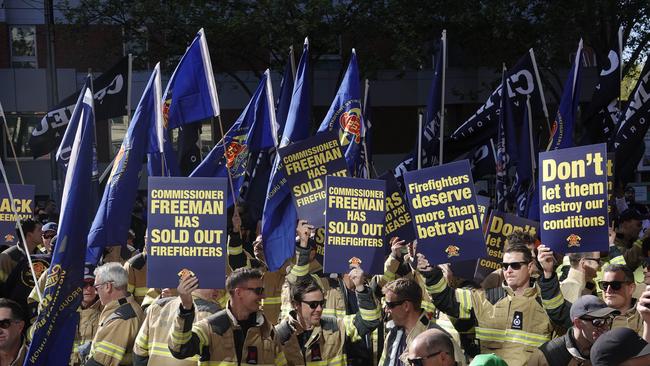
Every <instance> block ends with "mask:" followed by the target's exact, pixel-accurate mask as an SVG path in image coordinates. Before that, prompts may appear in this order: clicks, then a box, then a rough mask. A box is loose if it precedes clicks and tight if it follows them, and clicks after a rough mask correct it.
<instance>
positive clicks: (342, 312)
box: [323, 308, 346, 317]
mask: <svg viewBox="0 0 650 366" xmlns="http://www.w3.org/2000/svg"><path fill="white" fill-rule="evenodd" d="M323 315H331V316H335V317H343V316H345V315H346V314H345V310H339V309H330V308H327V309H323Z"/></svg>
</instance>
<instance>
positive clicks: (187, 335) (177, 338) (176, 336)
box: [171, 330, 192, 344]
mask: <svg viewBox="0 0 650 366" xmlns="http://www.w3.org/2000/svg"><path fill="white" fill-rule="evenodd" d="M171 336H172V342H174V343H176V344H185V343H187V342H189V341H190V339H192V332H191V331H189V332H177V331H176V330H173V331H172V334H171Z"/></svg>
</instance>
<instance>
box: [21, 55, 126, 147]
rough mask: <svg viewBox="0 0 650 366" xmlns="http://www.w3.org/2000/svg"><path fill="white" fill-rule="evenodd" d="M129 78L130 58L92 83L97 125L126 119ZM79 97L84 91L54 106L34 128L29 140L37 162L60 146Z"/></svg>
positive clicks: (78, 91)
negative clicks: (106, 121)
mask: <svg viewBox="0 0 650 366" xmlns="http://www.w3.org/2000/svg"><path fill="white" fill-rule="evenodd" d="M128 74H129V58H128V57H124V58H123V59H122V60H121V61H120V62H119V63H117V65H115V66H113V68H111V69H110V70H108V71H106V72H105V73H103V74H102V75H100V76H99V77H97V79H95V80H93V89H94V94H93V99H94V100H95V120H96V121H102V120H106V119H109V118H114V117H120V116H124V115H126V105H127V104H128V103H127V90H128V88H129V85H128V80H129V76H128ZM80 93H81V90H77V91H76V92H74V93H73V94H72V95H70V96H68V97H67V98H65V99H64V100H63V101H61V102H60V103H59V104H57V105H56V106H54V107H53V108H52V110H51V111H49V112H47V114H46V115H45V117H43V119H42V120H41V123H40V124H39V125H37V126H36V127H35V128H34V130H33V131H32V135H31V136H30V138H29V148H30V150H31V152H32V155H33V156H34V158H38V157H39V156H43V155H45V154H48V153H49V152H50V151H52V150H54V149H56V148H57V147H58V146H59V143H60V142H61V139H62V138H63V134H64V133H65V130H66V128H67V126H68V122H70V118H71V117H72V111H73V110H74V107H75V103H76V102H77V98H78V97H79V94H80Z"/></svg>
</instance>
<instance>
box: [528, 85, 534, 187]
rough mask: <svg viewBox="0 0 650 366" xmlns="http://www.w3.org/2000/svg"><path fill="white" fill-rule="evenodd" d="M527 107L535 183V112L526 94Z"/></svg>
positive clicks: (531, 165) (531, 160)
mask: <svg viewBox="0 0 650 366" xmlns="http://www.w3.org/2000/svg"><path fill="white" fill-rule="evenodd" d="M526 109H527V112H526V113H528V139H529V140H530V162H531V164H530V167H531V168H532V179H533V183H534V182H535V170H536V169H537V166H536V165H537V164H536V163H535V146H534V145H533V113H532V111H531V109H530V95H527V96H526Z"/></svg>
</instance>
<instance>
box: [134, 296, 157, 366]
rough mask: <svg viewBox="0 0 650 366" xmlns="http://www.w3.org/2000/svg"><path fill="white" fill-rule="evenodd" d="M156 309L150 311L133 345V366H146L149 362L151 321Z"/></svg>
mask: <svg viewBox="0 0 650 366" xmlns="http://www.w3.org/2000/svg"><path fill="white" fill-rule="evenodd" d="M153 310H154V309H151V308H150V309H149V311H148V312H147V315H146V316H145V318H144V321H143V322H142V326H141V327H140V330H139V331H138V335H137V336H136V337H135V342H134V344H133V365H134V366H146V365H147V363H148V362H149V344H150V342H149V320H150V319H151V314H152V313H153V312H154V311H153Z"/></svg>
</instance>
